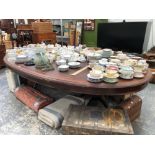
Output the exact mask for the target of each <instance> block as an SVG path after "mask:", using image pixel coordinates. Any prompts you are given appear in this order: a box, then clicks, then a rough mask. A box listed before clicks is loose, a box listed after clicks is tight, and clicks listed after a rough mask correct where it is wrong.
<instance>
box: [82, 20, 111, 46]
mask: <svg viewBox="0 0 155 155" xmlns="http://www.w3.org/2000/svg"><path fill="white" fill-rule="evenodd" d="M107 21H108V20H107V19H95V30H94V31H83V44H86V45H87V46H88V47H97V27H98V23H104V22H107Z"/></svg>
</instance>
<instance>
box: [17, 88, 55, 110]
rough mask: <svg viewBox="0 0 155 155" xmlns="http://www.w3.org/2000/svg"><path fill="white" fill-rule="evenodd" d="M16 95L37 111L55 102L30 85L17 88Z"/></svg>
mask: <svg viewBox="0 0 155 155" xmlns="http://www.w3.org/2000/svg"><path fill="white" fill-rule="evenodd" d="M15 96H16V97H17V98H18V99H19V100H20V101H21V102H23V103H24V104H25V105H27V106H28V107H29V108H31V109H33V110H34V111H36V112H38V111H39V109H41V108H43V107H45V106H47V105H49V104H51V103H52V102H53V99H51V98H49V97H47V96H45V95H43V94H41V93H40V92H38V91H37V90H35V89H33V88H31V87H28V86H20V87H18V88H16V89H15Z"/></svg>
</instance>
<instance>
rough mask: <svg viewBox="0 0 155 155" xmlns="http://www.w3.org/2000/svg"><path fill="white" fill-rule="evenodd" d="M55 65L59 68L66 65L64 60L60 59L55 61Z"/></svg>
mask: <svg viewBox="0 0 155 155" xmlns="http://www.w3.org/2000/svg"><path fill="white" fill-rule="evenodd" d="M56 64H57V65H58V66H59V65H65V64H66V60H64V59H61V60H57V61H56Z"/></svg>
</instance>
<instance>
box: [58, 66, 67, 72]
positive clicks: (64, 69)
mask: <svg viewBox="0 0 155 155" xmlns="http://www.w3.org/2000/svg"><path fill="white" fill-rule="evenodd" d="M58 70H59V71H60V72H65V71H68V70H69V66H68V65H60V66H59V67H58Z"/></svg>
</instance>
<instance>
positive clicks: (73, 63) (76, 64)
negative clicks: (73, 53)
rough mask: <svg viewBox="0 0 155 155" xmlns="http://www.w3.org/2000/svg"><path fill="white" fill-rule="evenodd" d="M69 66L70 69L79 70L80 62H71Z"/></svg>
mask: <svg viewBox="0 0 155 155" xmlns="http://www.w3.org/2000/svg"><path fill="white" fill-rule="evenodd" d="M68 65H69V67H70V68H79V67H80V62H69V63H68Z"/></svg>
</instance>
